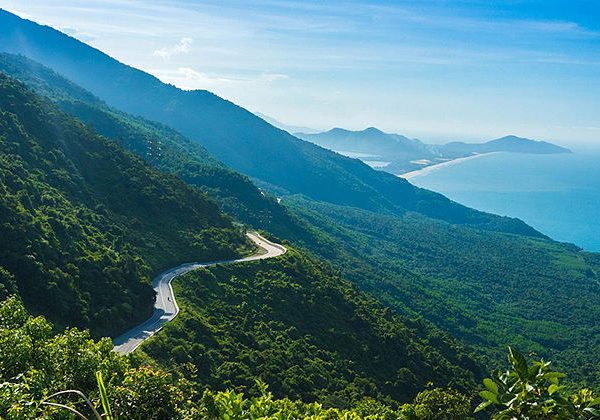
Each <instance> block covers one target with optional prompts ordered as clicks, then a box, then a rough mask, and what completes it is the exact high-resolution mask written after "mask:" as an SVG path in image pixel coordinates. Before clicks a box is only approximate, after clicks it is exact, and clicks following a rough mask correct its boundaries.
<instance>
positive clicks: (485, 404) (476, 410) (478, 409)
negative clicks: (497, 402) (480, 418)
mask: <svg viewBox="0 0 600 420" xmlns="http://www.w3.org/2000/svg"><path fill="white" fill-rule="evenodd" d="M490 404H492V402H491V401H490V400H488V401H484V402H482V403H481V404H479V405H478V406H477V408H476V409H475V411H474V413H479V412H480V411H481V410H485V409H486V408H487V407H488V406H489V405H490Z"/></svg>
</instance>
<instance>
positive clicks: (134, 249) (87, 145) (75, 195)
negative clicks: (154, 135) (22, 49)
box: [0, 74, 247, 335]
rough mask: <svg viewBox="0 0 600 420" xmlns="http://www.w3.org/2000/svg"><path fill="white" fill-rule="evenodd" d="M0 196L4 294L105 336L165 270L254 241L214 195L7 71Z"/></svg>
mask: <svg viewBox="0 0 600 420" xmlns="http://www.w3.org/2000/svg"><path fill="white" fill-rule="evenodd" d="M0 194H1V196H2V200H0V241H1V244H0V261H1V265H2V270H1V276H0V281H1V282H2V286H1V288H0V290H1V291H2V293H3V294H8V293H18V294H19V295H20V296H21V297H22V298H23V299H24V300H25V302H26V304H27V306H28V307H29V308H31V309H32V310H33V311H35V312H36V313H43V314H45V315H47V316H48V317H49V318H51V319H52V320H54V321H55V322H57V323H58V324H59V325H77V326H85V327H90V328H91V329H92V331H93V332H94V334H96V335H101V334H114V333H118V332H120V331H123V330H124V329H125V328H126V327H127V326H130V325H131V324H133V323H135V322H138V321H140V320H142V319H144V318H145V317H146V316H147V315H148V313H149V311H150V310H151V307H152V303H153V291H152V289H151V287H150V285H149V278H150V276H151V275H152V274H153V273H155V272H157V271H158V270H160V269H164V268H166V267H169V266H172V265H175V264H178V263H181V262H185V261H190V260H202V259H207V260H210V259H216V258H228V257H232V256H235V255H238V254H239V251H241V250H242V249H243V247H245V246H247V245H246V241H245V238H244V235H243V234H242V233H241V232H239V231H238V230H237V229H236V228H235V227H234V226H233V225H232V222H231V220H230V219H229V218H228V217H226V216H224V215H223V214H222V213H220V212H219V210H218V207H217V206H216V205H215V204H214V203H213V202H212V201H210V200H209V199H207V197H206V196H205V195H204V193H202V192H201V191H199V190H197V189H194V188H191V187H189V186H187V185H185V184H184V183H183V182H182V181H180V180H178V179H176V178H175V177H174V176H169V175H164V174H162V173H160V172H158V171H156V170H154V169H151V168H150V167H149V166H148V165H146V164H144V163H143V162H142V161H141V160H140V159H138V158H135V157H134V156H132V155H130V154H129V153H126V152H125V151H123V150H122V149H121V148H120V147H119V146H117V145H116V144H115V143H113V142H111V141H108V140H106V139H105V138H102V137H99V136H98V135H96V134H94V133H93V132H92V131H90V130H89V129H87V128H86V127H85V126H84V125H83V124H81V123H80V122H79V121H77V120H75V119H73V118H71V117H69V116H67V115H66V114H64V113H63V112H61V111H59V110H58V109H57V108H56V107H55V106H54V105H52V104H51V103H50V102H48V101H46V100H44V99H41V98H40V97H38V96H36V95H34V94H33V93H32V92H31V91H29V90H28V89H27V88H25V87H24V86H23V85H21V84H20V83H18V82H16V81H14V80H13V79H10V78H8V77H6V76H4V75H2V74H0ZM174 215H176V216H174Z"/></svg>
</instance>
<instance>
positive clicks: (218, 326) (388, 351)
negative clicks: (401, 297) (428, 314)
mask: <svg viewBox="0 0 600 420" xmlns="http://www.w3.org/2000/svg"><path fill="white" fill-rule="evenodd" d="M175 293H176V294H177V297H178V303H179V305H180V307H181V313H180V315H179V316H178V317H177V318H176V319H175V320H174V321H173V322H172V323H169V324H167V325H166V326H165V327H164V328H163V330H162V331H161V332H160V333H159V334H157V335H155V336H154V337H153V338H152V339H150V340H149V342H148V343H146V344H144V345H143V346H142V350H143V351H145V352H146V353H147V354H148V355H149V356H151V357H152V358H153V359H154V360H158V361H159V362H160V363H161V365H162V366H163V367H165V368H169V367H172V366H182V365H185V364H186V363H188V362H191V363H192V364H193V365H194V368H195V372H196V373H195V375H194V377H193V379H194V380H196V381H198V382H199V383H201V384H203V385H205V386H208V387H210V388H212V389H216V390H224V389H225V388H233V389H249V390H255V389H256V385H255V380H256V378H259V379H261V380H262V381H264V382H266V383H268V384H269V385H270V389H271V391H272V392H273V394H274V395H275V396H276V397H278V398H282V397H289V398H293V399H302V400H303V401H307V402H314V401H319V402H321V403H323V404H324V405H326V406H333V407H342V408H349V407H351V406H353V405H354V404H355V403H357V402H359V401H360V400H362V399H364V398H365V397H371V398H374V399H377V400H378V401H382V402H386V403H388V404H391V405H397V404H398V402H407V401H410V400H412V398H414V397H415V395H416V394H417V393H418V392H419V391H420V390H422V389H424V388H425V386H426V385H427V384H428V383H432V384H434V385H435V386H439V387H453V388H457V389H459V390H463V391H465V390H469V389H473V387H474V383H475V379H476V378H479V377H480V376H481V375H482V371H481V370H480V368H479V367H478V366H477V364H476V363H475V362H474V361H473V359H472V356H471V355H470V354H468V352H467V351H466V350H465V349H464V348H463V347H462V346H461V345H460V344H459V343H457V342H455V341H454V340H452V339H451V338H450V337H448V336H446V335H442V334H439V333H436V332H434V331H432V329H430V328H427V327H426V326H424V325H422V324H421V323H419V322H417V321H412V320H409V319H406V318H404V319H402V318H400V317H398V316H397V315H395V314H394V313H393V312H392V311H390V310H389V309H386V308H385V307H383V306H381V305H380V304H377V303H376V301H374V300H373V299H372V298H369V297H367V295H365V294H364V293H361V292H359V291H357V290H356V289H355V288H354V286H352V285H351V284H350V283H349V282H347V281H345V280H343V279H341V278H340V277H339V276H338V275H336V274H335V273H334V272H333V271H332V270H331V268H330V267H329V265H328V264H326V263H323V262H320V261H318V260H314V259H311V258H308V257H306V256H304V255H302V254H301V253H300V252H298V251H296V250H293V249H291V250H288V252H287V253H286V254H285V255H283V256H281V257H278V258H274V259H269V260H263V261H260V262H249V263H244V264H233V265H223V266H217V267H212V268H208V269H201V270H197V271H194V272H192V273H188V274H186V275H185V276H182V277H180V278H177V279H176V280H175Z"/></svg>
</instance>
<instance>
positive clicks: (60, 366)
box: [0, 297, 600, 420]
mask: <svg viewBox="0 0 600 420" xmlns="http://www.w3.org/2000/svg"><path fill="white" fill-rule="evenodd" d="M52 331H53V327H52V325H51V324H50V323H48V322H47V321H46V320H45V319H44V318H43V317H37V318H34V317H32V316H30V315H29V314H28V313H27V311H26V310H25V308H24V306H23V305H22V303H21V302H20V301H19V300H18V299H17V298H14V297H12V298H9V299H7V300H5V301H2V302H0V345H1V346H2V349H3V351H2V352H0V417H2V418H6V419H10V420H13V419H14V420H16V419H19V420H21V419H30V418H74V417H75V416H74V414H75V413H74V412H73V411H71V410H77V413H78V418H88V419H96V420H100V419H102V418H105V419H108V420H112V419H118V418H121V419H165V420H166V419H169V420H171V419H189V418H203V419H215V420H216V419H230V420H251V419H273V420H275V419H308V418H310V419H314V420H325V419H329V420H335V419H340V420H342V419H344V420H359V419H370V420H394V419H396V420H444V419H447V420H453V419H461V420H462V419H469V418H473V415H474V414H473V409H472V407H473V403H478V404H479V406H478V408H477V410H483V411H481V412H480V413H479V414H478V415H479V418H490V417H491V418H493V419H505V418H529V419H538V418H539V419H547V418H556V419H571V418H577V419H582V420H585V419H595V418H600V410H599V407H600V398H598V397H597V394H596V395H595V394H594V393H593V392H592V391H590V390H587V389H581V390H579V391H577V392H575V393H571V392H569V391H565V390H564V389H563V387H562V386H561V385H560V382H559V381H560V378H562V377H563V376H564V375H563V374H561V373H559V372H556V371H553V370H552V369H550V367H549V363H548V362H544V361H537V360H534V361H532V362H531V363H530V364H528V362H527V360H526V359H525V357H523V356H522V355H521V354H519V353H518V352H516V351H515V350H513V349H509V358H508V361H509V367H510V369H508V370H505V371H503V372H495V373H494V374H493V375H492V377H491V378H486V379H484V381H483V384H484V386H485V388H484V387H481V389H482V390H481V391H480V392H479V395H480V396H475V395H473V394H475V392H474V390H471V391H470V392H469V393H468V394H462V393H460V392H458V391H456V390H454V389H452V388H433V387H429V388H428V389H425V390H423V391H421V392H420V393H419V394H418V395H417V396H416V397H415V399H414V400H413V401H412V402H410V403H406V404H402V405H399V406H397V407H394V406H390V405H387V404H385V403H383V402H381V401H378V400H375V399H373V398H368V397H365V398H363V399H361V400H360V401H358V402H356V403H355V404H353V405H352V407H351V408H347V409H339V408H328V407H325V406H324V405H323V404H321V403H319V402H312V403H310V402H306V401H302V400H299V399H289V398H276V397H274V395H273V394H272V393H271V392H270V391H269V389H268V386H267V384H265V383H264V382H261V381H259V382H257V383H256V386H255V389H254V390H246V392H243V391H241V390H239V389H238V390H236V389H227V390H225V391H215V390H211V389H204V390H203V391H202V390H201V388H202V387H201V386H199V384H197V383H196V382H195V381H193V380H189V379H186V378H185V377H182V376H179V375H177V374H174V373H172V372H169V371H166V370H162V369H160V368H156V367H151V366H148V365H144V364H140V362H139V360H135V358H131V357H123V356H120V355H119V354H117V353H116V352H114V351H112V343H111V342H110V340H108V339H106V338H104V339H101V340H100V341H94V340H93V339H91V338H90V334H89V332H87V331H81V330H78V329H76V328H72V329H67V330H65V331H64V332H61V333H58V334H54V333H53V332H52ZM88 403H89V404H88Z"/></svg>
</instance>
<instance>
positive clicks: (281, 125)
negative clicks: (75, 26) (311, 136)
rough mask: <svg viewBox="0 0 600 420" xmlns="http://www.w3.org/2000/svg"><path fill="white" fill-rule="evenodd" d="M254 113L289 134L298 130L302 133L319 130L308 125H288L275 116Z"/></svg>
mask: <svg viewBox="0 0 600 420" xmlns="http://www.w3.org/2000/svg"><path fill="white" fill-rule="evenodd" d="M255 114H256V116H257V117H260V118H262V119H263V120H265V121H266V122H268V123H269V124H271V125H272V126H273V127H277V128H279V129H281V130H284V131H287V132H288V133H290V134H294V133H298V132H302V133H318V132H319V130H315V129H313V128H309V127H302V126H298V125H289V124H285V123H282V122H281V121H278V120H276V119H275V118H273V117H269V116H268V115H265V114H262V113H260V112H256V113H255Z"/></svg>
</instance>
